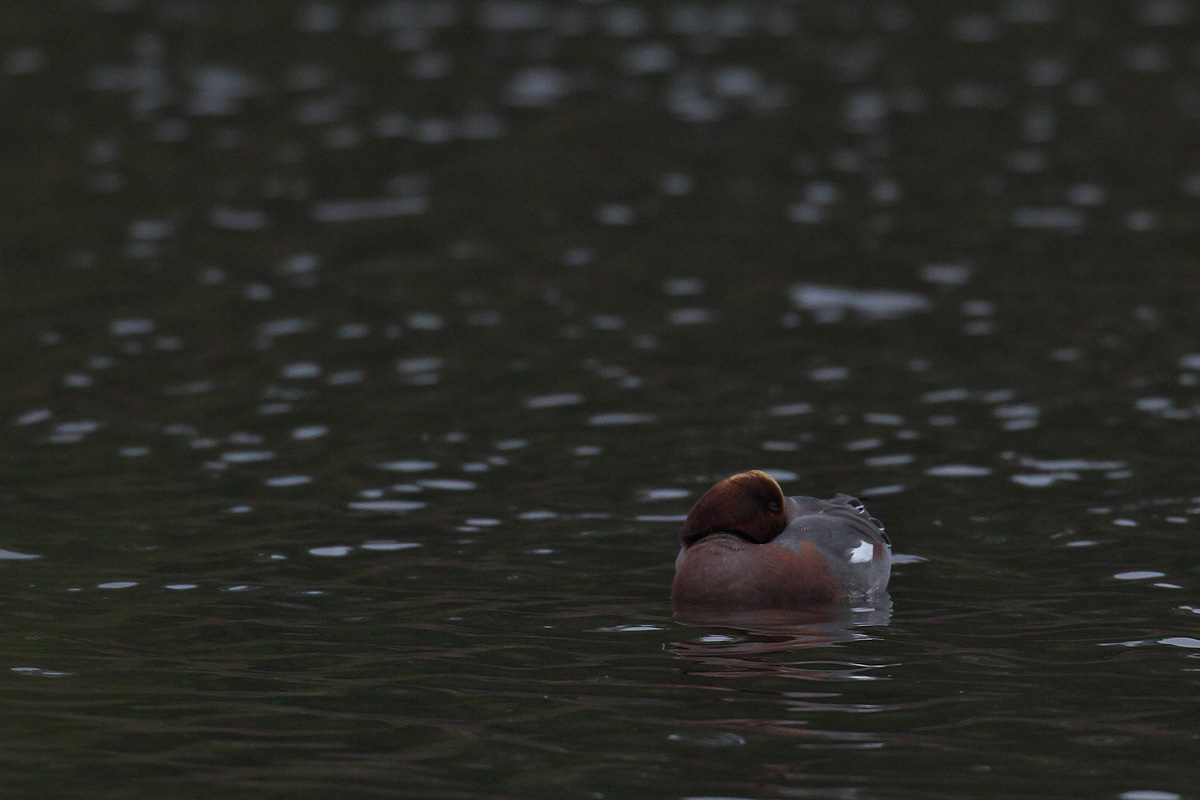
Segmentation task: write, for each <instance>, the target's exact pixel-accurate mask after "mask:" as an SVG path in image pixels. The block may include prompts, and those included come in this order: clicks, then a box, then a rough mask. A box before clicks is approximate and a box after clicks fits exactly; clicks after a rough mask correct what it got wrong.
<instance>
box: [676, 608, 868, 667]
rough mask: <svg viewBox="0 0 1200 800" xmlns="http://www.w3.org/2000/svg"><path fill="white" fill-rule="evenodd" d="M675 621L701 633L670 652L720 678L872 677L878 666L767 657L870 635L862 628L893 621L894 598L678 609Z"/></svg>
mask: <svg viewBox="0 0 1200 800" xmlns="http://www.w3.org/2000/svg"><path fill="white" fill-rule="evenodd" d="M675 619H676V620H678V621H679V622H682V623H683V624H685V625H690V626H693V627H696V628H701V629H703V630H704V633H703V635H701V636H699V637H697V638H695V639H691V640H689V641H680V642H675V643H673V644H672V645H671V646H670V650H671V652H672V654H674V655H675V656H677V657H679V658H683V659H687V660H690V661H695V662H697V663H698V664H699V665H702V666H706V667H712V668H714V670H719V674H720V675H722V676H726V677H728V676H730V674H731V671H732V672H733V673H735V674H746V675H775V676H779V675H788V676H791V677H802V678H807V679H810V680H847V679H849V680H871V679H873V678H874V676H873V675H872V674H871V673H872V672H873V671H874V670H875V669H877V668H878V667H877V666H876V665H871V664H859V663H855V662H853V661H851V660H846V661H823V662H821V663H820V664H819V665H817V664H815V663H814V662H813V661H811V660H809V659H805V660H804V661H780V660H777V659H776V658H771V657H772V656H777V655H778V654H781V653H795V652H796V651H803V650H809V649H811V648H814V647H828V646H830V645H836V644H843V643H846V642H855V641H866V640H870V639H873V638H874V637H873V636H872V635H871V634H870V633H868V632H866V630H865V629H867V628H874V627H883V626H886V625H888V624H889V623H890V622H891V619H892V600H891V597H890V596H889V595H888V594H887V592H882V593H880V594H878V595H876V596H875V597H872V598H871V599H869V600H865V599H859V600H856V601H852V602H845V603H840V604H833V605H824V606H817V607H809V608H802V609H778V608H771V609H759V610H753V611H714V610H711V609H690V608H689V609H676V612H675ZM693 674H700V675H703V674H706V672H704V671H700V672H694V673H693ZM714 674H718V673H716V672H714Z"/></svg>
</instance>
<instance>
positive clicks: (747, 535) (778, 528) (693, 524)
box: [679, 469, 787, 545]
mask: <svg viewBox="0 0 1200 800" xmlns="http://www.w3.org/2000/svg"><path fill="white" fill-rule="evenodd" d="M786 507H787V502H786V501H785V499H784V496H783V490H782V489H780V488H779V484H778V483H777V482H776V481H775V479H774V478H772V477H771V476H770V475H768V474H767V473H765V472H762V471H760V470H757V469H756V470H751V471H750V472H741V473H738V474H737V475H733V476H732V477H729V478H726V479H725V480H723V481H721V482H719V483H717V484H716V485H715V486H713V487H712V488H711V489H709V490H708V491H707V492H705V493H704V494H702V495H700V499H699V500H697V501H696V505H694V506H692V510H691V511H690V512H689V513H688V515H687V519H686V520H684V523H683V528H682V529H681V530H680V531H679V538H680V539H681V540H682V541H683V543H684V545H691V544H694V543H695V542H697V541H699V540H700V539H702V538H704V537H705V536H708V535H709V534H711V533H733V534H736V535H738V536H740V537H742V538H743V539H746V540H747V541H750V542H754V543H756V544H764V543H766V542H769V541H771V540H772V539H774V538H775V537H776V536H778V535H779V534H780V532H782V531H783V529H784V528H786V527H787V512H786V511H785V509H786Z"/></svg>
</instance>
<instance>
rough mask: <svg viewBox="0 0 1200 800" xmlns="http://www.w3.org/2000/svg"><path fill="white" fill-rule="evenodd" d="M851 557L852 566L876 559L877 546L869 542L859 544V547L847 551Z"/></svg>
mask: <svg viewBox="0 0 1200 800" xmlns="http://www.w3.org/2000/svg"><path fill="white" fill-rule="evenodd" d="M846 552H847V553H848V554H849V555H850V563H851V564H862V563H863V562H866V561H870V560H871V559H872V558H874V557H875V545H873V544H871V543H870V542H868V541H862V542H859V543H858V547H856V548H854V549H853V550H847V551H846Z"/></svg>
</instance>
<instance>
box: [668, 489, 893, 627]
mask: <svg viewBox="0 0 1200 800" xmlns="http://www.w3.org/2000/svg"><path fill="white" fill-rule="evenodd" d="M679 535H680V539H681V541H682V544H683V547H682V548H681V549H680V551H679V556H678V558H676V560H675V579H674V581H673V582H672V584H671V599H672V601H673V602H674V603H675V604H676V605H677V606H689V607H697V606H700V607H707V608H722V609H758V608H796V607H803V606H812V605H819V604H826V603H834V602H838V601H840V600H845V599H849V598H852V597H870V596H872V595H875V594H878V593H880V592H882V591H883V590H884V589H885V588H886V587H887V583H888V578H889V576H890V573H891V541H890V539H889V538H888V536H887V534H886V533H885V532H884V529H883V526H882V525H881V524H880V523H879V521H878V520H876V519H875V518H873V517H872V516H871V515H870V514H868V513H867V510H866V509H865V508H864V507H863V505H862V503H860V502H859V501H858V500H856V499H855V498H853V497H850V496H848V495H838V496H837V497H835V498H833V499H832V500H819V499H817V498H813V497H785V496H784V495H783V490H782V489H780V487H779V484H778V483H777V482H776V481H775V480H774V479H773V478H772V477H771V476H769V475H767V474H766V473H764V472H759V471H757V470H755V471H752V472H743V473H740V474H738V475H734V476H732V477H730V478H726V479H725V480H723V481H721V482H719V483H717V484H716V485H715V486H713V487H712V488H711V489H709V490H708V491H707V492H705V493H704V495H702V496H701V497H700V499H699V500H697V501H696V505H695V506H693V508H692V510H691V513H689V514H688V517H687V520H686V521H685V522H684V524H683V528H682V530H681V531H680V534H679Z"/></svg>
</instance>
